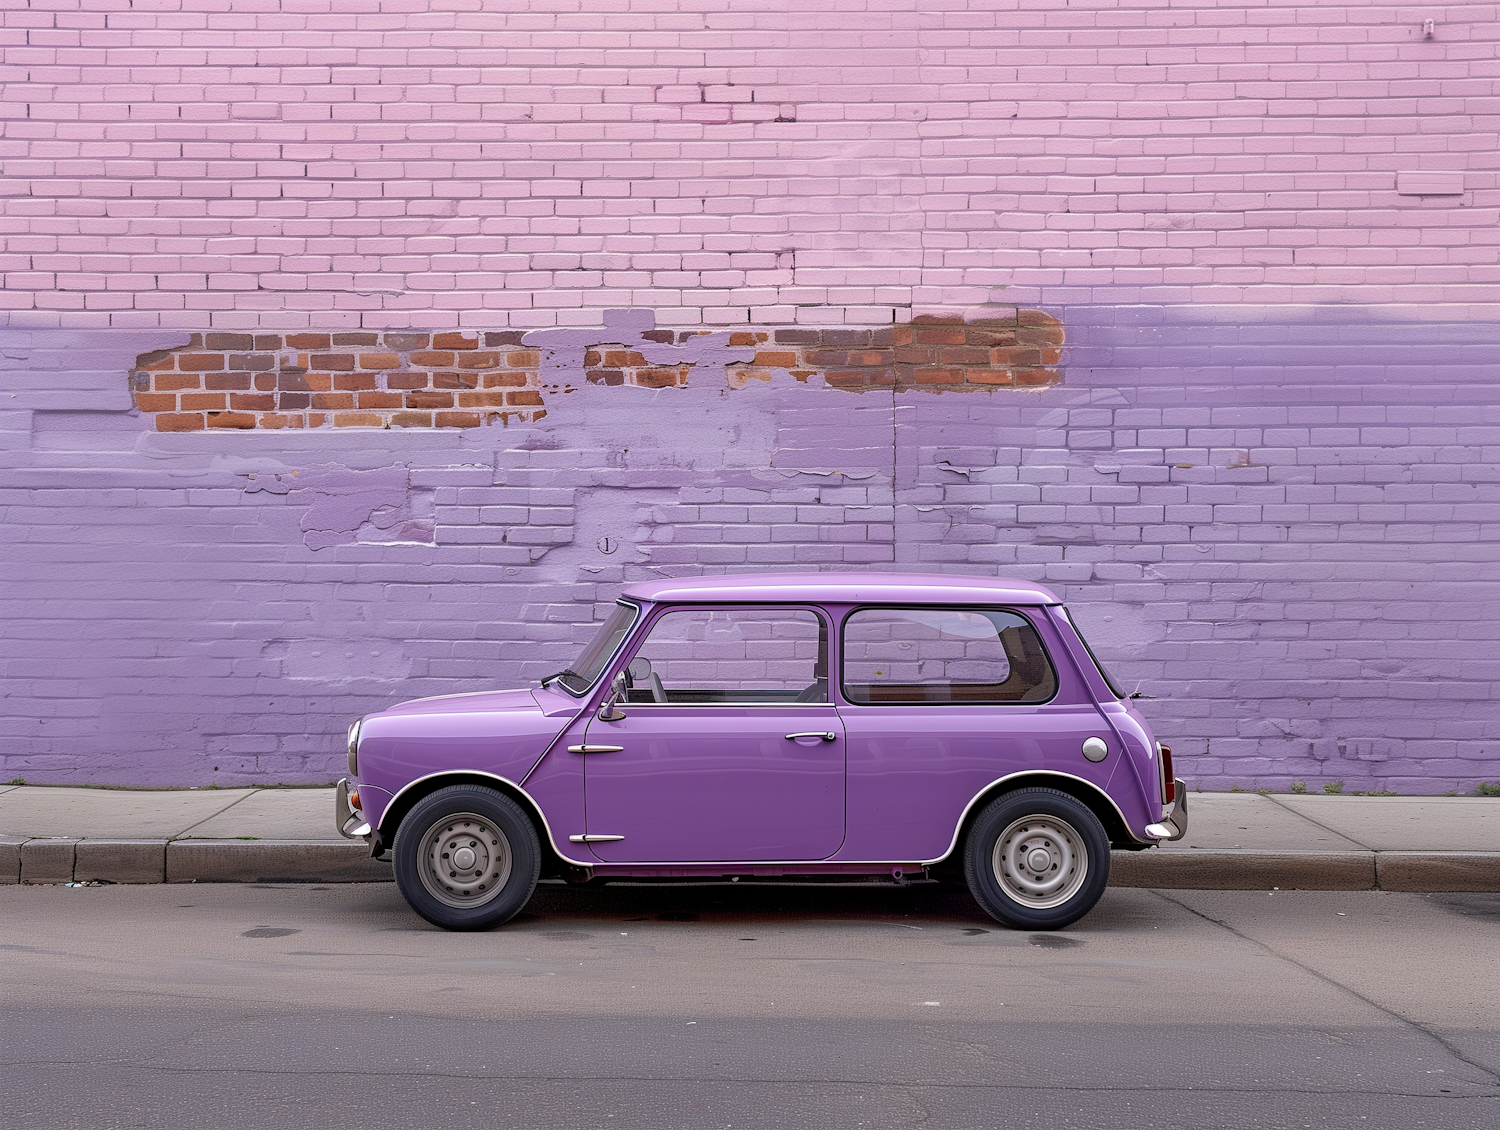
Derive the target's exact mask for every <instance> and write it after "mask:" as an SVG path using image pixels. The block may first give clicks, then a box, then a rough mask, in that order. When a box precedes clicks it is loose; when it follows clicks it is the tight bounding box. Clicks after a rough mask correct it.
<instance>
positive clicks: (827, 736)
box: [786, 730, 838, 742]
mask: <svg viewBox="0 0 1500 1130" xmlns="http://www.w3.org/2000/svg"><path fill="white" fill-rule="evenodd" d="M798 738H822V739H823V740H824V741H825V742H831V741H836V740H837V739H838V735H837V734H835V733H834V732H833V731H832V730H814V731H813V732H812V733H810V734H788V735H787V736H786V740H787V741H789V742H794V741H796V740H797V739H798Z"/></svg>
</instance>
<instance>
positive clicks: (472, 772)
mask: <svg viewBox="0 0 1500 1130" xmlns="http://www.w3.org/2000/svg"><path fill="white" fill-rule="evenodd" d="M533 768H534V767H533ZM439 777H488V778H489V779H490V780H491V781H499V782H500V783H501V784H502V785H509V786H510V787H511V788H513V789H515V790H516V792H518V793H520V794H521V795H522V796H523V797H525V798H526V803H527V804H529V805H531V808H532V810H533V811H534V812H535V813H536V814H537V815H538V816H540V817H541V819H542V827H543V828H545V829H546V830H547V842H548V843H550V844H551V845H552V850H553V851H555V852H557V857H558V858H559V859H561V860H562V861H563V862H564V863H571V864H573V866H575V867H593V866H594V865H595V864H596V863H598V862H599V861H598V860H597V859H589V860H585V859H574V858H573V857H572V856H570V855H565V854H564V853H563V850H562V848H560V847H558V846H557V837H556V836H555V835H553V834H552V825H551V824H550V823H549V822H548V820H547V814H546V813H545V812H543V811H542V806H541V805H539V804H538V803H537V802H536V798H535V797H533V796H532V795H531V794H530V793H528V792H527V791H526V790H525V789H523V788H522V787H521V786H520V785H518V784H516V783H515V782H514V781H512V780H511V779H510V778H509V777H502V776H500V774H498V773H486V772H484V771H483V770H481V769H440V770H439V771H438V772H436V773H428V774H427V775H426V776H425V777H418V778H416V780H414V781H408V782H407V783H406V784H404V785H402V786H401V788H400V789H399V790H398V791H397V792H396V794H395V795H394V796H392V797H391V799H390V800H389V801H387V802H386V806H385V811H384V812H382V813H381V814H380V815H381V826H382V829H383V828H384V824H385V815H386V813H388V812H390V811H391V809H392V808H394V807H395V806H396V801H398V800H400V799H401V797H403V796H405V795H406V794H407V793H408V792H410V791H411V790H412V789H414V788H416V787H417V786H418V785H420V784H422V783H423V782H424V781H432V780H436V779H437V778H439Z"/></svg>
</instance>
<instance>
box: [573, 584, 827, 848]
mask: <svg viewBox="0 0 1500 1130" xmlns="http://www.w3.org/2000/svg"><path fill="white" fill-rule="evenodd" d="M627 670H628V672H629V675H628V679H629V682H630V689H629V691H628V693H627V695H626V698H625V701H623V702H621V703H620V704H619V709H618V713H619V714H621V715H623V716H622V717H618V718H616V719H614V720H612V721H601V720H600V719H599V718H598V717H595V718H593V719H592V720H591V721H590V722H589V723H588V729H587V731H586V732H585V739H584V742H583V743H582V745H581V746H578V747H573V748H574V749H577V750H579V751H580V752H582V754H583V756H585V757H586V758H587V761H586V762H585V766H584V795H585V805H586V810H587V811H586V821H587V828H588V831H587V833H586V840H587V842H588V843H589V847H590V849H591V850H592V851H593V852H594V853H595V854H596V855H597V856H598V857H599V858H600V859H601V860H604V861H607V862H610V863H688V862H734V861H743V862H766V861H779V860H787V861H795V860H818V859H826V858H828V857H829V856H831V855H833V854H834V853H835V852H837V851H838V849H839V845H840V844H841V843H842V842H843V838H844V729H843V724H842V722H841V721H840V719H839V716H838V712H837V710H836V709H835V708H834V706H833V703H832V701H831V700H830V697H829V693H828V624H827V621H826V619H825V617H824V615H823V614H822V613H821V612H818V611H814V610H812V609H808V608H784V607H759V606H756V607H751V606H740V607H717V608H706V607H691V608H681V607H679V608H668V609H664V610H662V611H661V612H659V613H658V614H657V615H656V616H655V618H654V619H653V621H652V623H651V624H650V625H649V627H648V629H647V631H646V633H645V636H644V638H643V639H642V641H641V643H640V645H639V646H638V647H637V648H636V649H635V650H634V652H633V654H632V655H631V656H630V658H629V663H628V667H627Z"/></svg>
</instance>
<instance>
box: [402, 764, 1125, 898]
mask: <svg viewBox="0 0 1500 1130" xmlns="http://www.w3.org/2000/svg"><path fill="white" fill-rule="evenodd" d="M458 776H469V777H488V778H489V779H490V780H492V781H499V782H501V783H502V784H505V785H509V786H510V787H511V788H513V789H515V790H516V791H517V792H519V793H520V794H521V795H522V796H523V797H525V798H526V800H527V802H528V803H529V804H530V805H531V807H532V808H533V809H534V810H535V811H536V814H537V815H538V816H540V817H541V820H542V827H543V828H545V829H546V830H547V839H548V842H550V843H551V845H552V850H553V851H555V852H557V855H558V858H559V859H561V860H562V861H563V862H564V863H571V864H573V866H575V867H587V868H590V869H593V870H595V871H597V870H598V869H599V867H600V866H601V864H600V861H599V860H598V859H591V860H581V859H574V858H573V857H572V856H570V855H566V854H564V852H563V851H562V849H561V848H559V847H558V846H557V837H556V836H555V835H554V834H553V832H552V825H551V824H550V823H548V821H547V814H546V813H545V812H543V811H542V807H541V805H539V804H537V802H536V800H535V799H534V798H533V797H532V796H531V794H530V793H528V792H527V791H526V790H525V789H523V788H521V786H520V785H518V784H516V783H515V782H514V781H512V780H510V779H509V778H507V777H501V776H500V775H498V774H496V773H484V772H481V771H479V770H477V769H467V770H464V769H444V770H442V771H441V772H437V773H429V774H428V775H427V776H425V777H418V778H417V779H416V780H414V781H411V782H408V783H407V784H406V785H405V786H403V787H402V788H401V790H400V791H399V792H397V793H396V795H395V796H393V797H391V799H390V802H389V803H388V804H387V805H386V806H385V811H386V812H389V811H390V810H391V809H392V808H393V807H395V804H396V801H397V800H398V799H399V798H400V797H401V796H403V795H404V794H405V793H407V792H408V791H409V790H411V789H413V788H415V787H416V786H417V785H420V784H422V783H423V782H424V781H431V780H434V779H436V778H439V777H458ZM1016 777H1066V778H1068V779H1069V780H1073V781H1078V782H1079V783H1080V784H1084V785H1087V786H1088V787H1089V788H1091V789H1093V790H1094V791H1095V792H1096V793H1098V794H1099V795H1100V796H1102V797H1104V799H1105V800H1107V801H1109V804H1110V807H1111V808H1113V809H1114V810H1115V813H1116V815H1118V816H1119V817H1120V823H1121V824H1124V825H1125V829H1126V830H1127V831H1129V830H1130V824H1129V823H1128V822H1127V821H1126V819H1125V814H1124V813H1123V812H1121V811H1120V806H1119V805H1118V804H1116V803H1115V801H1114V798H1113V797H1111V796H1110V795H1109V794H1108V793H1106V792H1105V791H1104V790H1103V789H1101V788H1099V786H1098V785H1096V784H1094V783H1093V782H1092V781H1085V780H1084V779H1083V778H1082V777H1075V776H1073V775H1072V774H1071V773H1059V772H1057V771H1056V770H1051V769H1042V770H1030V769H1028V770H1021V771H1019V772H1016V773H1008V774H1006V775H1005V776H1004V777H999V778H997V779H995V780H993V781H991V782H990V783H989V784H988V785H986V786H985V787H984V788H982V789H980V790H979V792H977V793H975V794H974V798H973V799H972V800H970V801H969V803H968V804H966V805H965V806H964V810H963V812H961V813H960V814H959V817H958V823H957V824H955V825H954V827H953V839H952V840H951V841H950V842H949V844H948V850H947V851H945V852H943V854H942V855H938V856H934V857H933V858H931V859H731V860H718V859H712V860H686V861H684V860H680V859H678V860H650V861H647V860H642V861H639V862H637V861H632V862H629V863H619V864H616V866H619V867H671V868H682V867H696V868H703V869H705V870H706V869H709V868H713V869H716V870H718V871H719V873H723V872H722V869H723V868H726V867H728V868H734V867H796V866H802V865H815V866H819V867H824V866H835V867H837V866H842V865H845V864H847V865H849V866H859V867H863V866H868V865H872V864H874V865H880V866H884V867H889V866H893V865H895V864H898V863H899V864H903V865H904V864H908V863H910V864H914V865H916V866H920V867H926V866H930V865H931V864H934V863H941V862H942V861H943V860H945V859H947V858H948V857H949V856H950V855H952V854H953V849H954V848H955V847H956V846H957V844H958V832H959V829H960V828H962V827H963V823H964V820H965V819H966V818H967V817H968V815H969V810H970V809H972V808H973V807H974V805H975V804H976V803H977V802H978V800H979V798H980V797H982V796H983V795H984V794H985V793H987V792H989V791H990V790H991V789H993V788H994V787H995V786H996V785H1000V784H1004V783H1005V782H1006V781H1009V780H1012V779H1013V778H1016ZM1132 835H1133V833H1132ZM569 842H570V843H571V842H572V837H571V836H570V837H569ZM1138 842H1143V843H1148V842H1149V843H1154V842H1155V841H1138ZM603 866H605V867H608V866H609V864H607V863H605V864H603Z"/></svg>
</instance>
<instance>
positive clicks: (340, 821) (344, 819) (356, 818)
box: [333, 777, 370, 840]
mask: <svg viewBox="0 0 1500 1130" xmlns="http://www.w3.org/2000/svg"><path fill="white" fill-rule="evenodd" d="M333 823H334V826H335V827H336V828H338V830H339V835H341V836H343V837H344V838H346V839H350V840H362V839H364V838H365V837H367V836H368V835H369V834H370V822H369V821H368V820H366V819H365V817H364V813H362V812H360V811H359V810H358V809H356V808H354V806H353V805H351V804H350V803H349V778H348V777H344V778H341V779H340V780H339V783H338V785H337V786H335V787H334V790H333Z"/></svg>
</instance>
